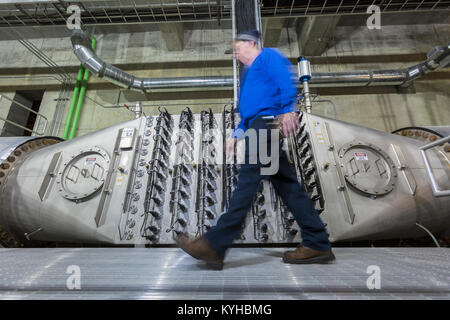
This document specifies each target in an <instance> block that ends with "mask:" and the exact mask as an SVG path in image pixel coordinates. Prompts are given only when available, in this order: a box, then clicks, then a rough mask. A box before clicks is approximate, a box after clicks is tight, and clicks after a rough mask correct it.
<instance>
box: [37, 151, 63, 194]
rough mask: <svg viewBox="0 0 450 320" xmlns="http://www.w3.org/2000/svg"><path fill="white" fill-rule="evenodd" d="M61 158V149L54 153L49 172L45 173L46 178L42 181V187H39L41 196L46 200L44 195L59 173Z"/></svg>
mask: <svg viewBox="0 0 450 320" xmlns="http://www.w3.org/2000/svg"><path fill="white" fill-rule="evenodd" d="M60 158H61V151H60V152H57V153H55V154H54V155H53V158H52V160H51V161H50V165H49V166H48V170H47V173H46V174H45V177H44V180H43V181H42V184H41V187H40V188H39V192H38V194H39V198H40V199H41V201H44V197H45V196H46V194H47V191H48V189H49V185H50V182H51V181H52V179H54V178H55V177H56V175H57V173H58V164H59V163H60V161H59V159H60Z"/></svg>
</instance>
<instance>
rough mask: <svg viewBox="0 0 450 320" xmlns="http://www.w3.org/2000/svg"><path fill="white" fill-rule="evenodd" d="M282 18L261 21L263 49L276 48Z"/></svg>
mask: <svg viewBox="0 0 450 320" xmlns="http://www.w3.org/2000/svg"><path fill="white" fill-rule="evenodd" d="M284 21H285V19H284V18H270V19H268V18H266V19H263V21H262V33H263V37H264V40H263V41H264V47H276V46H278V42H279V41H280V35H281V30H282V29H283V25H284Z"/></svg>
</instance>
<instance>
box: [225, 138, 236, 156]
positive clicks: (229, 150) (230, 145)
mask: <svg viewBox="0 0 450 320" xmlns="http://www.w3.org/2000/svg"><path fill="white" fill-rule="evenodd" d="M236 142H237V138H230V139H227V141H226V142H225V150H226V154H230V155H233V154H234V149H235V146H236Z"/></svg>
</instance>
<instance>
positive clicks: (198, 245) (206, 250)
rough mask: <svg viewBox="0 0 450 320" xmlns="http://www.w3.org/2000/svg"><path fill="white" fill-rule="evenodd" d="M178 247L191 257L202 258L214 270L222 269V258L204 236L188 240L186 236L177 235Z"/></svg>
mask: <svg viewBox="0 0 450 320" xmlns="http://www.w3.org/2000/svg"><path fill="white" fill-rule="evenodd" d="M177 243H178V245H179V247H180V248H181V249H182V250H183V251H184V252H186V253H187V254H189V255H190V256H191V257H193V258H195V259H198V260H203V261H205V262H206V264H207V265H208V266H209V267H210V268H212V269H214V270H222V269H223V259H222V258H221V257H219V255H218V254H217V253H216V252H215V251H214V250H213V249H212V248H211V246H210V245H209V243H208V241H207V240H206V239H205V237H199V238H195V239H193V240H189V239H188V238H187V237H179V238H178V241H177Z"/></svg>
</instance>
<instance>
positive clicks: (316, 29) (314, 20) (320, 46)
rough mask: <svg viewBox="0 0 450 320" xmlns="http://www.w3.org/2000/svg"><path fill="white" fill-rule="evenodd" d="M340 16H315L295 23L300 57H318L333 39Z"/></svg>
mask: <svg viewBox="0 0 450 320" xmlns="http://www.w3.org/2000/svg"><path fill="white" fill-rule="evenodd" d="M339 19H340V16H316V17H307V18H306V19H299V20H298V22H297V26H296V30H297V39H298V50H299V52H300V55H302V56H320V55H322V53H323V52H324V51H325V49H326V48H327V45H328V42H329V41H330V40H331V39H332V38H333V35H334V31H335V29H336V25H337V24H338V22H339Z"/></svg>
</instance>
